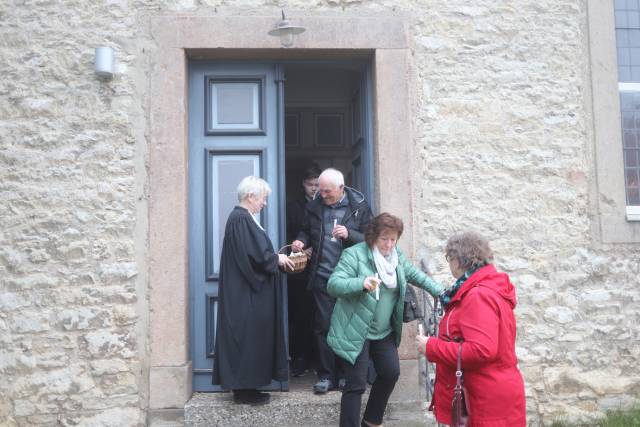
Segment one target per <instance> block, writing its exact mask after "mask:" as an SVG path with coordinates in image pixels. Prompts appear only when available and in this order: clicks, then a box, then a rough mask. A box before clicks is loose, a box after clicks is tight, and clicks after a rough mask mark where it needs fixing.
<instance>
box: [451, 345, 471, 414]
mask: <svg viewBox="0 0 640 427" xmlns="http://www.w3.org/2000/svg"><path fill="white" fill-rule="evenodd" d="M468 404H469V402H468V400H467V389H466V388H465V387H464V379H463V378H462V343H459V344H458V362H457V366H456V385H455V387H454V388H453V400H452V401H451V427H467V426H468V425H469V413H470V412H469V406H468Z"/></svg>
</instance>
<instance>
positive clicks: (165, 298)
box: [147, 12, 418, 411]
mask: <svg viewBox="0 0 640 427" xmlns="http://www.w3.org/2000/svg"><path fill="white" fill-rule="evenodd" d="M290 15H291V18H292V19H294V21H295V23H296V24H298V25H303V26H305V27H306V28H307V31H306V32H305V33H303V34H301V35H300V36H299V37H298V39H297V41H296V47H295V49H283V48H281V47H280V45H279V40H278V39H277V38H276V37H271V36H268V35H267V31H268V30H269V29H271V28H272V27H273V26H274V25H275V23H276V22H277V21H278V19H279V14H278V13H274V15H273V16H270V17H252V16H246V17H245V16H242V17H241V16H211V17H202V16H185V15H175V16H157V17H152V18H151V19H150V31H151V37H152V40H153V42H154V44H155V47H154V48H153V49H151V51H150V52H149V54H148V55H149V59H150V69H149V79H150V86H149V120H148V132H149V195H150V198H149V204H148V209H149V212H148V219H149V252H148V253H149V255H148V256H149V262H148V268H149V286H148V289H149V292H150V294H149V302H150V304H149V306H150V316H149V328H150V332H149V333H150V341H149V352H150V354H149V360H148V363H147V365H148V366H149V408H150V410H152V411H153V410H162V409H171V408H176V409H180V408H183V407H184V404H185V402H186V401H187V400H188V399H189V398H190V396H191V376H192V372H191V363H190V360H189V336H188V333H189V305H188V301H189V299H188V298H189V289H188V287H189V277H188V262H189V259H188V256H189V254H188V241H187V238H188V224H187V221H188V212H187V209H188V203H187V197H188V194H189V191H188V132H187V127H188V117H187V114H188V112H187V84H188V75H187V65H188V60H189V58H195V57H198V58H199V57H207V58H219V59H254V60H255V59H263V58H264V59H294V58H307V59H335V58H357V57H369V58H371V61H372V65H373V92H374V94H373V95H374V111H373V128H374V135H373V136H374V138H373V143H374V176H375V180H374V189H375V194H376V199H377V200H379V201H380V203H379V205H378V206H376V207H375V208H376V211H377V212H383V211H385V210H388V211H391V212H398V213H401V214H403V216H404V217H405V227H406V230H405V233H404V235H405V236H406V237H405V238H403V242H402V246H403V247H404V250H405V251H407V252H408V253H411V254H413V242H412V240H411V236H412V235H413V234H414V233H413V223H414V218H413V217H414V212H415V206H414V204H413V203H414V202H413V200H415V199H416V198H414V197H411V182H412V180H413V179H418V174H416V173H415V168H414V167H411V166H412V165H411V162H413V161H414V160H412V159H414V156H413V155H412V150H413V140H412V133H411V124H412V123H411V120H410V116H411V114H410V113H411V108H410V106H411V102H410V98H409V87H410V78H411V72H410V71H411V66H410V55H409V49H408V37H407V31H408V25H407V20H406V19H404V18H403V17H376V16H374V17H365V18H363V17H348V16H345V15H340V16H322V17H306V18H298V17H296V14H295V13H293V12H292V13H291V14H290ZM408 163H409V167H407V165H408ZM381 164H383V165H384V167H380V165H381ZM382 182H384V183H385V184H384V185H376V184H380V183H382ZM400 190H402V191H400Z"/></svg>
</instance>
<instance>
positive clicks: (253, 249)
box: [213, 206, 288, 390]
mask: <svg viewBox="0 0 640 427" xmlns="http://www.w3.org/2000/svg"><path fill="white" fill-rule="evenodd" d="M219 283H220V285H219V286H220V287H219V293H218V321H217V324H216V343H215V354H214V359H213V384H220V385H222V388H224V389H227V390H234V389H255V388H258V387H262V386H265V385H268V384H270V383H271V380H272V379H274V380H276V381H286V380H287V379H288V365H287V354H286V347H285V340H284V322H283V307H282V294H283V293H282V282H281V281H280V280H279V277H278V255H277V254H276V253H275V251H274V250H273V245H272V244H271V240H270V239H269V236H267V233H265V232H264V231H263V230H262V229H261V228H260V227H258V225H257V224H256V223H255V222H254V220H253V218H252V217H251V214H250V213H249V211H247V210H246V209H244V208H242V207H239V206H236V207H235V208H234V209H233V211H232V212H231V214H230V215H229V219H228V220H227V225H226V227H225V231H224V241H223V243H222V256H221V259H220V282H219Z"/></svg>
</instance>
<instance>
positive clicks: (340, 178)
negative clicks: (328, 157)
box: [318, 168, 344, 187]
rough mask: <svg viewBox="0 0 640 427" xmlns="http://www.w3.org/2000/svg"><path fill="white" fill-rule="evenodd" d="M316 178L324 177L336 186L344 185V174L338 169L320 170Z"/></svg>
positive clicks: (321, 178)
mask: <svg viewBox="0 0 640 427" xmlns="http://www.w3.org/2000/svg"><path fill="white" fill-rule="evenodd" d="M318 179H320V180H323V179H326V180H328V181H329V182H330V183H332V184H333V185H335V186H336V187H340V186H342V185H344V175H342V172H340V171H339V170H338V169H334V168H328V169H325V170H323V171H322V173H321V174H320V176H319V177H318Z"/></svg>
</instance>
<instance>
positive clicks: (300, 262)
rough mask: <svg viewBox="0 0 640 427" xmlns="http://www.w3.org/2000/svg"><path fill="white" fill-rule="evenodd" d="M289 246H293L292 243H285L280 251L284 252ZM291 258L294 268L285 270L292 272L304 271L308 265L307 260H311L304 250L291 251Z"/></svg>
mask: <svg viewBox="0 0 640 427" xmlns="http://www.w3.org/2000/svg"><path fill="white" fill-rule="evenodd" d="M288 247H291V245H285V246H283V247H281V248H280V250H279V251H278V253H279V254H280V253H283V252H282V251H283V250H284V249H286V248H288ZM289 259H290V260H291V261H293V270H289V269H285V271H286V272H287V273H290V274H296V273H302V272H303V271H304V269H305V268H306V267H307V261H308V260H309V257H308V256H307V254H306V253H305V252H304V251H302V252H291V253H290V254H289Z"/></svg>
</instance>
